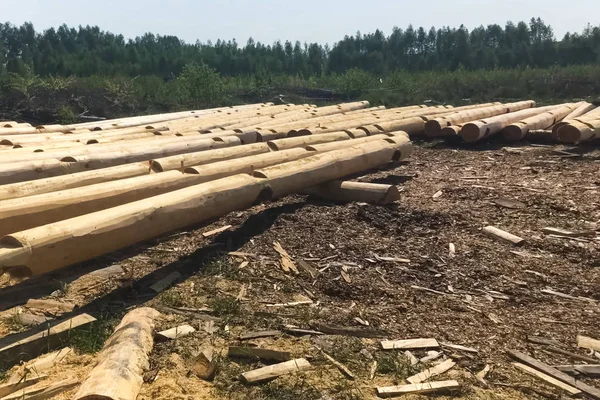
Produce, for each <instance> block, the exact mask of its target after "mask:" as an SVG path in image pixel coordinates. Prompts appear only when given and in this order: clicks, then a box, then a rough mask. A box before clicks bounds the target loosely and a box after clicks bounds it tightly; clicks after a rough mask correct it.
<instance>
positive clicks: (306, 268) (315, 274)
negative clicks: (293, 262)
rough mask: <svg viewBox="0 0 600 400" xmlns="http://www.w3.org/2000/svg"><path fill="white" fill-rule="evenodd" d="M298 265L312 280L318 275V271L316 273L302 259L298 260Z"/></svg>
mask: <svg viewBox="0 0 600 400" xmlns="http://www.w3.org/2000/svg"><path fill="white" fill-rule="evenodd" d="M298 265H300V268H302V269H303V270H304V271H306V272H308V274H309V275H310V277H311V278H312V279H315V278H316V277H317V276H318V275H319V271H317V270H316V269H315V268H314V267H313V266H312V265H310V264H309V263H308V262H306V261H304V260H303V259H299V260H298Z"/></svg>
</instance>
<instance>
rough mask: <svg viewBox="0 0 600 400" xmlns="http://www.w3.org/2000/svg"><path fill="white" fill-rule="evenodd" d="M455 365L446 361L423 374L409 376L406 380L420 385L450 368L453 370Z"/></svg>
mask: <svg viewBox="0 0 600 400" xmlns="http://www.w3.org/2000/svg"><path fill="white" fill-rule="evenodd" d="M455 365H456V363H455V362H454V361H452V360H446V361H444V362H443V363H441V364H438V365H436V366H434V367H431V368H429V369H427V370H425V371H423V372H420V373H418V374H416V375H413V376H411V377H410V378H407V379H406V380H407V381H408V382H410V383H413V384H414V383H421V382H424V381H426V380H429V378H431V377H433V376H437V375H441V374H443V373H444V372H446V371H448V370H450V369H451V368H453V367H454V366H455Z"/></svg>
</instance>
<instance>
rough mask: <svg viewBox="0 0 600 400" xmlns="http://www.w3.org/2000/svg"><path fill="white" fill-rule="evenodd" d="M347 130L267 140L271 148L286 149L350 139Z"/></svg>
mask: <svg viewBox="0 0 600 400" xmlns="http://www.w3.org/2000/svg"><path fill="white" fill-rule="evenodd" d="M350 139H351V138H350V136H349V135H348V134H347V133H346V132H331V133H324V134H322V135H311V136H299V137H293V138H287V139H279V140H272V141H269V142H267V144H268V145H269V147H270V148H271V150H275V151H277V150H286V149H291V148H293V147H300V146H306V145H311V144H320V143H329V142H337V141H341V140H350Z"/></svg>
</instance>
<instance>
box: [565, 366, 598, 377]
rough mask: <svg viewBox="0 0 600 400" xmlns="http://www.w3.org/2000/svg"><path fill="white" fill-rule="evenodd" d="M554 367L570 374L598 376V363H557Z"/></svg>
mask: <svg viewBox="0 0 600 400" xmlns="http://www.w3.org/2000/svg"><path fill="white" fill-rule="evenodd" d="M555 368H556V369H557V370H559V371H562V372H564V373H567V374H570V375H577V374H583V375H587V376H589V377H593V378H597V377H600V364H592V365H588V364H576V365H574V364H570V365H557V366H556V367H555Z"/></svg>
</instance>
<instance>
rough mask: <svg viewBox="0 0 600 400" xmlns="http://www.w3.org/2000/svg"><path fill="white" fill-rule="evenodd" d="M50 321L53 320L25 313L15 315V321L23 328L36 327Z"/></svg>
mask: <svg viewBox="0 0 600 400" xmlns="http://www.w3.org/2000/svg"><path fill="white" fill-rule="evenodd" d="M52 320H53V318H48V317H46V316H44V315H36V314H31V313H27V312H23V313H19V314H17V321H18V322H19V323H20V324H21V325H24V326H37V325H41V324H43V323H46V322H49V321H52Z"/></svg>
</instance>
